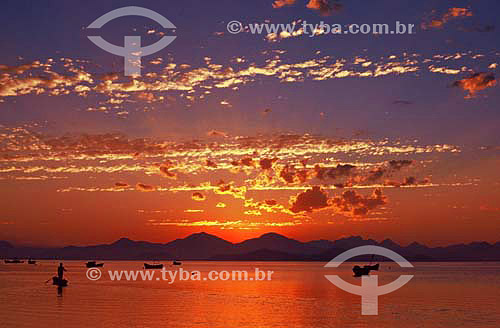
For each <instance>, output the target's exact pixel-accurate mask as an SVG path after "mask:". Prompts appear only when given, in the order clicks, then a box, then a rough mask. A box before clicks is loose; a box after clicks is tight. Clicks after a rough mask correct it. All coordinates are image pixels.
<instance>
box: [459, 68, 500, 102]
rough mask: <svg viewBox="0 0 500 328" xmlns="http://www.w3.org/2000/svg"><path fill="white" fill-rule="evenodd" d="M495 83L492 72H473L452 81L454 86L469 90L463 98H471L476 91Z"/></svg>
mask: <svg viewBox="0 0 500 328" xmlns="http://www.w3.org/2000/svg"><path fill="white" fill-rule="evenodd" d="M495 85H497V80H496V79H495V75H494V74H493V73H475V74H472V75H471V76H469V77H466V78H463V79H461V80H459V81H456V82H455V83H453V86H454V87H460V88H462V89H463V90H465V91H467V92H469V94H468V95H466V96H465V98H466V99H467V98H473V97H475V96H476V93H477V92H479V91H481V90H484V89H486V88H491V87H494V86H495Z"/></svg>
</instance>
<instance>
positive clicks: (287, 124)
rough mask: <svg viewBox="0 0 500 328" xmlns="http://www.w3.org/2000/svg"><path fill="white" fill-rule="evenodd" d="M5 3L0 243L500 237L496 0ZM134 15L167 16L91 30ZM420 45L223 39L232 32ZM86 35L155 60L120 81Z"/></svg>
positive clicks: (112, 63)
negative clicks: (279, 26)
mask: <svg viewBox="0 0 500 328" xmlns="http://www.w3.org/2000/svg"><path fill="white" fill-rule="evenodd" d="M330 2H331V4H330V7H327V6H326V5H325V2H324V1H320V0H316V1H315V0H311V1H309V0H296V1H293V0H277V1H273V0H258V1H255V0H254V1H233V0H231V1H230V0H220V1H219V0H218V1H203V2H202V1H194V0H193V1H192V0H185V1H155V2H153V1H119V2H116V1H108V0H103V1H95V2H90V3H89V2H85V1H67V2H64V1H36V2H32V1H8V2H5V3H3V4H2V10H1V11H0V18H1V20H2V22H3V25H4V28H3V29H1V30H0V45H1V48H2V51H1V53H0V199H1V200H0V204H1V207H0V240H7V241H10V242H13V243H15V244H19V245H43V246H45V245H46V246H60V245H68V244H74V245H87V244H96V243H108V242H112V241H114V240H116V239H118V238H120V237H123V236H126V237H129V238H131V239H137V240H148V241H154V242H167V241H169V240H172V239H175V238H180V237H184V236H187V235H189V234H191V233H194V232H200V231H205V232H208V233H212V234H215V235H217V236H219V237H221V238H225V239H227V240H229V241H233V242H237V241H241V240H243V239H246V238H252V237H257V236H259V235H261V234H263V233H266V232H270V231H273V232H277V233H281V234H284V235H286V236H288V237H292V238H296V239H299V240H303V241H305V240H313V239H330V240H333V239H337V238H340V237H345V236H351V235H360V236H363V237H369V238H374V239H377V240H383V239H385V238H390V239H392V240H394V241H396V242H399V243H402V244H407V243H410V242H413V241H418V242H420V243H425V244H427V245H433V246H436V245H447V244H451V243H461V242H471V241H479V240H484V241H489V242H496V241H498V240H500V229H499V223H500V222H499V221H500V220H499V219H500V171H499V164H500V132H499V126H500V111H499V110H500V108H499V103H500V93H499V89H498V83H497V79H498V69H499V67H498V64H499V63H500V49H499V38H498V33H497V32H498V31H497V29H498V28H499V27H500V18H499V17H498V12H499V10H500V3H499V2H497V1H487V0H484V1H482V0H477V1H410V0H407V1H362V0H349V1H347V0H341V1H330ZM128 5H134V6H142V7H145V8H148V9H151V10H154V11H156V12H158V13H160V14H161V15H163V16H165V17H166V18H168V19H169V20H170V21H171V22H172V23H173V24H174V25H175V26H176V27H177V29H175V30H167V29H163V28H162V27H161V26H160V25H159V24H158V23H156V22H155V21H152V20H150V19H148V18H144V17H122V18H118V19H115V20H113V21H110V22H109V23H107V24H105V25H104V26H103V27H102V28H101V29H99V30H97V31H91V30H89V29H87V26H88V25H89V24H90V23H92V22H93V21H94V20H95V19H97V18H98V17H100V16H101V15H103V14H105V13H107V12H109V11H111V10H113V9H117V8H119V7H123V6H128ZM232 20H237V21H240V22H242V23H243V25H246V24H251V23H266V22H267V23H284V24H286V23H291V22H294V21H295V22H302V21H307V22H308V23H311V24H319V23H320V22H321V21H323V22H325V23H326V24H342V25H345V24H364V23H367V24H373V23H387V24H389V25H390V26H391V27H392V26H393V25H395V22H396V21H399V22H401V23H405V24H414V25H415V26H416V33H415V34H411V35H408V34H403V35H373V34H369V35H361V34H357V35H352V34H350V35H333V34H322V33H321V32H318V33H317V35H315V36H314V37H311V36H310V35H305V34H303V33H302V34H301V33H297V34H296V35H289V34H281V35H276V34H274V35H273V34H271V33H269V34H268V33H263V34H261V35H257V34H252V33H250V32H249V31H248V30H245V31H243V32H242V33H239V34H230V33H228V31H227V29H226V25H227V23H228V22H230V21H232ZM90 35H100V36H102V37H103V38H104V39H106V40H107V41H109V42H110V43H113V44H115V45H119V46H122V45H123V42H124V36H126V35H137V36H141V38H142V39H141V43H142V45H143V46H144V45H149V44H152V43H154V42H156V41H157V40H159V39H160V38H161V37H162V36H164V35H175V36H177V38H176V39H175V40H174V42H172V43H171V44H170V45H169V46H168V47H166V48H164V49H163V50H160V51H159V52H157V53H155V54H153V55H150V56H146V57H143V58H142V76H140V77H127V76H124V72H123V58H122V57H119V56H116V55H113V54H110V53H108V52H106V51H104V50H102V49H100V48H99V47H97V46H96V45H94V44H93V43H92V42H91V41H90V40H89V39H88V38H87V36H90Z"/></svg>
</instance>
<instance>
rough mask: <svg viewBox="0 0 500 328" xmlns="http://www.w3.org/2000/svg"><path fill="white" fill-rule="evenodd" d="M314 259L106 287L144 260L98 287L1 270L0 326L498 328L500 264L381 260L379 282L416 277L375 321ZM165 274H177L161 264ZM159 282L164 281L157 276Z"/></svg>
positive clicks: (77, 272)
mask: <svg viewBox="0 0 500 328" xmlns="http://www.w3.org/2000/svg"><path fill="white" fill-rule="evenodd" d="M323 265H324V263H315V262H307V263H304V262H300V263H299V262H184V263H183V265H182V268H183V269H184V270H189V271H193V270H198V271H201V272H202V276H204V275H205V276H206V275H207V274H208V272H209V271H210V270H219V271H222V270H227V271H231V270H248V271H249V272H251V275H250V276H253V272H254V268H259V269H261V270H272V271H274V274H273V275H272V280H271V281H268V280H265V281H255V280H253V281H203V280H202V281H176V282H174V283H172V284H169V283H168V282H166V281H135V282H132V281H110V279H109V278H108V276H107V270H140V269H141V266H142V263H140V262H109V261H108V262H106V264H105V266H104V268H102V271H103V276H102V277H101V279H100V280H98V281H90V280H88V279H87V278H86V274H85V273H86V271H87V269H86V268H85V266H84V262H81V261H66V262H65V266H66V267H67V269H68V272H67V275H66V276H67V278H68V279H69V282H70V283H69V286H68V287H66V288H64V289H63V291H62V293H61V294H59V293H58V291H57V288H56V287H55V286H52V285H50V284H49V283H47V284H45V281H46V280H47V279H49V278H50V277H51V276H53V274H54V272H55V270H56V266H57V263H56V262H53V261H41V262H39V264H37V265H35V266H33V265H28V264H3V263H1V264H0V304H1V307H0V327H5V328H6V327H106V328H114V327H120V328H122V327H499V326H500V306H499V303H500V263H480V262H475V263H416V264H415V268H414V269H411V270H407V269H404V270H401V269H400V268H399V267H398V266H397V264H395V263H381V271H380V272H379V273H378V276H379V284H385V283H388V282H390V281H392V280H394V279H396V278H397V277H398V276H399V275H400V274H402V273H406V274H413V275H414V278H413V279H412V280H411V281H410V282H409V283H408V284H406V285H405V286H403V287H402V288H401V289H399V290H397V291H395V292H393V293H390V294H388V295H383V296H380V297H379V315H378V316H361V314H360V312H361V302H360V297H359V296H356V295H351V294H348V293H347V292H344V291H342V290H340V289H338V288H337V287H336V286H334V285H333V284H331V283H330V282H329V281H328V280H327V279H326V278H325V277H324V275H325V274H338V275H339V276H341V277H342V278H343V279H345V280H347V281H349V282H351V283H357V284H359V283H360V281H359V280H358V279H357V278H354V277H352V274H351V272H350V269H351V266H352V263H351V264H347V265H346V266H343V267H342V268H339V269H326V268H323ZM167 268H168V269H172V270H174V269H177V267H173V266H170V264H167ZM158 275H161V274H160V273H158Z"/></svg>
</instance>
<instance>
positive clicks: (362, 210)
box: [330, 189, 387, 216]
mask: <svg viewBox="0 0 500 328" xmlns="http://www.w3.org/2000/svg"><path fill="white" fill-rule="evenodd" d="M330 204H331V205H332V206H333V207H334V208H336V209H337V210H339V211H340V212H344V213H347V214H351V215H354V216H360V215H366V214H368V212H370V211H371V210H374V209H375V208H377V207H379V206H382V205H385V204H387V198H386V197H385V196H384V195H383V194H382V190H380V189H375V190H374V191H373V193H372V194H371V195H370V196H363V195H361V194H359V193H357V192H356V191H355V190H347V191H344V192H343V193H342V195H340V196H337V197H334V198H332V199H331V200H330Z"/></svg>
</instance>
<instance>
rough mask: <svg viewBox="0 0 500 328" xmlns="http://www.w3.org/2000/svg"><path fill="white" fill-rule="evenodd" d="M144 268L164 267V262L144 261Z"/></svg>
mask: <svg viewBox="0 0 500 328" xmlns="http://www.w3.org/2000/svg"><path fill="white" fill-rule="evenodd" d="M144 269H163V264H161V263H158V264H148V263H144Z"/></svg>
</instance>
